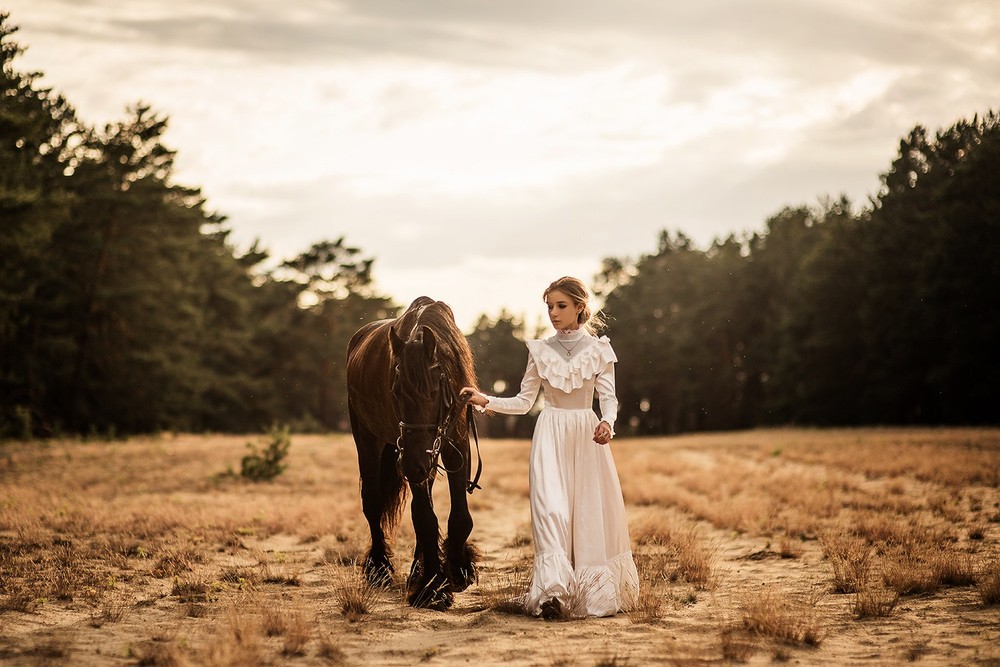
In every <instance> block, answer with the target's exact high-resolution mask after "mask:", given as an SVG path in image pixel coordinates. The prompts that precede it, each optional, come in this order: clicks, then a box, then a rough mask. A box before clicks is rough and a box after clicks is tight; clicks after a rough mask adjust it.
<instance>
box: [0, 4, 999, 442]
mask: <svg viewBox="0 0 1000 667" xmlns="http://www.w3.org/2000/svg"><path fill="white" fill-rule="evenodd" d="M15 33H16V27H15V26H13V25H12V24H11V23H10V20H9V17H7V16H5V15H0V64H2V72H0V87H2V95H0V229H2V233H0V438H31V437H46V436H55V435H69V434H75V435H85V436H95V437H118V436H125V435H129V434H136V433H151V432H158V431H174V432H235V433H245V432H256V431H261V430H263V429H266V428H268V427H269V426H271V425H273V424H277V423H281V424H285V425H288V426H289V427H290V428H291V429H293V430H295V431H298V432H325V431H336V430H345V429H347V428H348V422H347V406H346V388H345V383H344V361H345V359H344V357H345V350H346V346H347V341H348V340H349V338H350V336H351V335H352V334H353V333H354V331H355V330H356V329H357V328H358V326H360V325H361V324H362V323H364V322H368V321H371V320H374V319H379V318H384V317H391V316H393V315H394V314H396V313H397V312H398V311H399V308H400V305H403V304H396V303H394V302H393V301H392V299H390V298H388V297H386V296H384V295H381V294H380V293H379V291H378V289H377V281H376V279H375V258H374V257H371V256H368V255H367V254H366V252H365V251H364V250H363V249H361V248H357V247H354V246H352V245H351V244H350V243H349V242H348V240H347V239H345V238H343V237H341V238H332V239H329V240H324V241H320V242H317V243H315V244H314V245H313V246H312V247H310V248H306V249H304V250H303V252H302V253H301V254H300V255H298V256H297V257H293V258H290V259H276V258H271V257H270V256H269V253H268V251H267V250H266V249H264V248H261V247H260V246H259V245H254V246H253V247H251V248H249V249H238V248H237V247H236V245H235V244H234V243H233V242H232V240H231V239H230V234H231V227H230V226H229V223H228V220H227V218H226V217H225V216H224V215H222V214H220V213H218V212H214V211H210V210H208V208H207V206H206V200H205V197H204V195H203V194H202V192H201V191H200V189H199V188H197V187H192V186H184V185H179V184H177V183H175V182H174V180H173V165H174V159H175V156H176V152H175V151H174V150H173V149H172V148H169V147H168V146H166V145H165V144H164V142H163V137H164V133H165V131H166V128H167V123H168V119H167V118H165V117H163V116H162V115H159V114H158V113H156V111H155V110H153V109H151V108H149V107H148V106H145V105H141V104H140V105H136V106H134V107H132V108H130V109H128V110H127V112H126V114H125V117H124V118H123V119H122V120H120V121H117V122H112V123H109V124H107V125H105V126H103V127H91V126H89V125H88V124H87V123H86V122H84V121H83V120H82V119H80V118H79V117H78V116H77V114H76V112H75V110H74V108H73V106H72V105H71V103H70V102H69V101H68V100H67V99H65V97H64V96H62V95H60V94H59V93H58V92H57V91H54V90H52V89H50V88H46V87H44V86H43V85H42V83H41V77H42V75H41V73H32V72H22V71H19V70H18V69H17V66H16V60H17V58H18V56H19V55H20V54H21V52H22V50H23V49H22V46H21V45H19V44H18V43H17V42H16V41H15V40H14V34H15ZM873 178H874V177H873ZM880 179H881V181H880V187H879V188H878V190H877V194H876V195H874V196H872V197H871V199H870V201H868V202H864V203H856V202H851V201H848V200H847V199H846V198H845V197H842V196H841V197H820V198H819V199H818V201H819V202H820V203H819V204H818V205H803V206H799V207H790V208H784V209H782V210H780V211H777V212H776V213H775V214H774V215H772V216H771V217H770V218H769V219H768V220H767V221H766V222H765V224H764V226H763V229H761V230H758V231H753V232H746V233H742V234H734V235H731V236H729V237H727V238H724V239H718V240H716V241H715V242H714V243H712V244H711V246H710V247H708V248H707V249H706V248H698V247H696V246H695V245H694V244H693V243H692V241H691V240H690V239H689V238H688V237H686V236H685V235H684V234H683V233H681V232H679V231H672V230H663V231H662V232H661V233H660V237H659V239H658V240H654V241H656V247H655V249H654V250H653V251H652V252H650V253H649V254H644V255H642V256H641V257H638V258H616V257H608V258H605V259H604V260H603V262H602V269H601V271H600V273H599V274H598V275H597V276H594V277H593V283H592V284H593V289H594V291H595V293H596V294H597V295H598V296H599V297H600V299H601V300H602V302H603V303H604V312H605V314H606V316H607V318H608V322H609V324H608V328H607V331H606V333H607V334H608V335H609V336H610V337H611V338H612V340H613V342H614V344H615V346H616V348H617V349H618V350H620V352H619V356H620V357H621V358H620V361H619V364H618V366H617V373H618V377H619V382H618V385H619V399H620V401H621V407H620V417H619V419H620V421H619V427H618V431H619V432H620V433H630V434H636V435H639V434H666V433H677V432H687V431H703V430H721V429H742V428H751V427H755V426H763V425H788V424H797V425H863V424H895V425H911V424H912V425H917V424H919V425H945V424H949V425H953V424H967V425H973V424H977V425H981V424H997V423H1000V410H998V409H997V408H996V407H995V402H996V397H997V396H998V395H1000V380H998V375H997V371H996V369H997V368H1000V353H998V346H997V342H998V341H1000V296H998V287H1000V256H998V251H1000V116H998V114H997V112H995V111H986V112H985V113H983V114H976V115H973V116H972V118H971V119H962V120H957V121H956V122H955V123H954V124H953V125H952V126H951V127H948V128H946V129H942V130H940V131H937V132H936V133H930V132H928V130H927V129H925V128H923V127H920V126H917V127H914V128H913V129H912V130H910V131H909V132H908V133H906V134H905V135H904V136H903V137H902V138H901V140H900V142H899V151H898V155H897V156H896V158H895V159H894V160H893V161H892V163H891V164H890V165H889V167H888V169H887V170H886V171H885V172H884V173H883V174H881V176H880ZM432 296H433V295H432ZM534 333H535V332H528V331H527V330H526V326H525V324H524V323H523V322H521V321H519V320H518V319H517V318H516V317H514V316H512V315H510V314H508V313H505V312H501V313H499V314H497V315H495V316H489V315H485V314H484V315H483V316H482V317H481V318H480V320H479V322H478V324H477V325H476V327H475V329H474V330H473V331H471V332H469V333H468V337H469V340H470V343H471V344H472V346H473V349H474V351H475V353H476V356H477V372H478V374H479V380H480V385H481V386H482V387H483V388H484V389H486V390H487V391H497V392H506V393H510V392H512V391H516V388H517V386H518V383H519V381H520V377H521V373H522V372H523V369H524V364H525V358H526V352H525V350H524V346H523V344H522V343H521V341H522V340H523V339H524V337H525V336H527V335H534ZM626 350H627V354H622V353H621V351H626ZM483 427H484V428H486V429H487V430H488V431H489V432H491V433H493V434H505V435H512V436H513V435H524V434H526V433H529V432H530V429H531V424H530V419H519V420H508V419H493V420H484V422H483Z"/></svg>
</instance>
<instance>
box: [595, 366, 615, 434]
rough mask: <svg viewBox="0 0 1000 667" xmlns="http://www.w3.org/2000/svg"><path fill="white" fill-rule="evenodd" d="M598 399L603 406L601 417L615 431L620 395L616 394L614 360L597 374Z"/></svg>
mask: <svg viewBox="0 0 1000 667" xmlns="http://www.w3.org/2000/svg"><path fill="white" fill-rule="evenodd" d="M595 388H596V390H597V400H598V403H599V404H600V406H601V419H602V420H604V421H606V422H608V424H609V425H610V426H611V434H612V435H614V433H615V419H617V418H618V397H617V396H615V365H614V363H612V362H608V364H607V365H606V366H605V367H604V370H603V371H601V372H600V373H598V374H597V384H596V387H595Z"/></svg>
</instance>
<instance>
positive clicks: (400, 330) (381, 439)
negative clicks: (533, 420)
mask: <svg viewBox="0 0 1000 667" xmlns="http://www.w3.org/2000/svg"><path fill="white" fill-rule="evenodd" d="M464 386H470V387H471V386H476V375H475V371H474V370H473V364H472V350H471V349H470V348H469V344H468V342H467V341H466V339H465V336H464V335H462V332H461V331H459V329H458V327H457V326H456V325H455V317H454V315H453V314H452V311H451V308H449V307H448V306H447V305H446V304H444V303H442V302H440V301H434V300H433V299H430V298H428V297H425V296H422V297H419V298H418V299H416V300H415V301H414V302H413V303H411V304H410V306H409V308H407V309H406V312H404V313H403V314H402V315H401V316H399V317H398V318H397V319H395V320H381V321H378V322H372V323H370V324H366V325H365V326H363V327H361V329H359V330H358V332H357V333H356V334H354V337H353V338H351V342H350V344H349V345H348V348H347V396H348V407H349V410H350V416H351V430H352V431H353V432H354V443H355V445H356V446H357V449H358V468H359V469H360V472H361V506H362V510H363V511H364V514H365V518H366V519H367V520H368V526H369V528H370V530H371V539H372V545H371V549H370V550H369V551H368V555H367V556H366V557H365V562H364V572H365V576H366V577H367V579H368V581H369V582H370V583H371V584H372V585H381V586H387V585H388V584H389V583H391V581H392V574H393V565H392V550H391V549H390V547H389V545H388V544H387V543H386V537H387V534H389V536H390V537H391V533H392V531H393V528H394V527H395V524H396V522H397V521H398V519H399V515H400V512H401V509H402V505H403V500H404V498H405V495H406V489H405V486H406V485H408V486H409V488H410V493H411V494H412V496H413V500H412V502H411V503H410V512H411V516H412V519H413V529H414V532H415V533H416V538H417V544H416V548H415V549H414V552H413V563H412V565H411V567H410V575H409V578H408V579H407V590H408V596H407V598H408V601H409V603H410V604H411V605H413V606H415V607H430V608H433V609H447V608H448V607H449V606H451V603H452V598H453V593H454V592H458V591H463V590H465V589H466V588H468V586H469V585H470V584H471V583H472V582H474V581H476V577H477V574H476V566H475V562H476V559H477V551H476V549H475V547H474V546H472V545H471V544H468V543H467V539H468V537H469V534H470V533H471V532H472V515H471V514H470V513H469V505H468V502H467V499H466V497H465V493H466V489H467V488H468V490H469V492H470V493H471V492H472V488H473V487H474V486H475V483H474V482H473V483H472V484H468V483H467V482H466V480H467V478H468V476H469V466H470V464H471V457H470V451H469V450H470V447H469V427H470V424H471V418H470V419H469V421H466V420H465V419H462V414H463V412H464V411H465V410H466V403H465V401H464V400H462V399H461V398H460V397H459V396H458V392H459V391H460V390H461V388H462V387H464ZM439 455H440V462H439V461H438V456H439ZM439 465H440V467H441V468H443V469H444V470H445V471H446V472H447V475H448V486H449V490H450V496H451V513H450V515H449V517H448V537H447V539H446V540H445V541H444V544H443V545H441V543H440V534H439V531H438V520H437V516H435V514H434V507H433V502H432V498H431V489H432V487H433V485H434V478H435V475H436V473H437V469H438V466H439Z"/></svg>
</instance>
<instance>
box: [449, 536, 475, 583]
mask: <svg viewBox="0 0 1000 667" xmlns="http://www.w3.org/2000/svg"><path fill="white" fill-rule="evenodd" d="M478 560H479V550H478V549H476V547H474V546H473V545H471V544H466V545H465V546H464V547H463V549H462V550H461V552H460V554H459V556H458V558H454V557H452V558H450V559H449V560H448V563H447V565H446V567H447V568H448V581H449V582H450V583H451V589H452V590H453V591H455V592H456V593H460V592H462V591H464V590H465V589H466V588H468V587H469V586H471V585H472V584H474V583H476V582H477V581H479V571H478V569H477V568H476V562H477V561H478Z"/></svg>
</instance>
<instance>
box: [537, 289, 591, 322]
mask: <svg viewBox="0 0 1000 667" xmlns="http://www.w3.org/2000/svg"><path fill="white" fill-rule="evenodd" d="M545 303H546V305H548V307H549V321H550V322H552V326H554V327H555V328H556V329H576V328H577V327H579V326H580V325H579V323H578V322H577V316H578V315H579V314H580V311H582V310H583V304H582V303H579V304H577V303H573V299H571V298H569V295H568V294H566V293H565V292H560V291H559V290H557V289H554V290H552V291H551V292H549V293H548V294H546V295H545Z"/></svg>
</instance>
